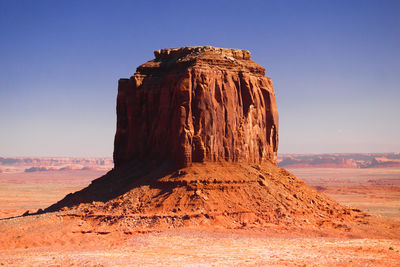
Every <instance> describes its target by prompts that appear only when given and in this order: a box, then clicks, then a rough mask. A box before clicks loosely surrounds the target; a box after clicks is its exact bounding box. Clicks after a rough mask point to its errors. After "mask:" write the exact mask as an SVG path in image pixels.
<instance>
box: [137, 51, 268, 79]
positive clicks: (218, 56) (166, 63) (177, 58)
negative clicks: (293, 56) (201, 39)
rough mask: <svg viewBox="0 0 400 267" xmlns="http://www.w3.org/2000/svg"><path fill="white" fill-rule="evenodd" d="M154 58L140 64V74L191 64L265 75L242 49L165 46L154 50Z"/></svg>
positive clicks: (161, 71) (263, 70)
mask: <svg viewBox="0 0 400 267" xmlns="http://www.w3.org/2000/svg"><path fill="white" fill-rule="evenodd" d="M154 56H155V59H153V60H150V61H148V62H146V63H144V64H142V65H140V66H139V67H138V68H137V70H136V72H137V73H140V74H155V73H167V72H170V71H174V72H176V71H181V70H185V69H187V68H189V67H191V66H197V67H209V66H212V67H213V68H214V69H220V70H231V71H236V72H237V71H245V72H250V73H252V74H255V75H261V76H264V75H265V69H264V68H263V67H261V66H260V65H258V64H257V63H255V62H254V61H252V60H251V59H250V57H251V53H250V51H248V50H244V49H233V48H219V47H213V46H188V47H181V48H165V49H159V50H156V51H154Z"/></svg>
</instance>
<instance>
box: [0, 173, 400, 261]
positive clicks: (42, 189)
mask: <svg viewBox="0 0 400 267" xmlns="http://www.w3.org/2000/svg"><path fill="white" fill-rule="evenodd" d="M290 171H291V172H293V173H294V174H296V175H297V176H299V177H300V178H302V179H304V180H305V181H306V182H307V183H308V184H309V185H312V186H315V187H317V188H319V190H321V191H323V192H324V193H326V194H328V195H329V196H330V197H331V198H333V199H335V200H337V201H339V202H340V203H342V204H346V205H351V206H352V207H359V208H363V207H364V208H365V209H366V210H368V211H369V212H371V213H375V214H378V215H386V216H390V217H392V218H393V219H395V220H398V219H400V218H399V211H398V209H399V199H400V196H399V191H398V188H399V186H400V168H397V169H396V168H390V169H366V170H365V169H304V168H302V169H292V170H290ZM100 175H101V173H98V172H93V171H86V172H85V171H70V172H65V173H64V172H54V173H52V172H46V173H45V174H43V173H34V174H32V173H30V174H29V173H19V174H14V175H12V174H5V173H3V174H0V216H2V217H3V218H4V217H9V216H15V215H19V214H21V212H23V211H25V210H31V211H33V210H36V209H37V208H44V207H46V206H48V205H49V204H51V203H54V202H55V201H57V200H59V199H60V198H62V197H63V196H64V195H65V194H67V193H70V192H73V191H75V190H77V189H79V188H82V187H85V186H87V185H88V184H89V183H90V180H92V179H93V178H96V177H98V176H100ZM46 216H47V215H46ZM48 216H49V219H54V220H55V221H54V226H53V227H54V228H58V227H61V225H62V224H63V222H62V221H60V219H59V218H56V217H54V216H53V215H51V214H50V215H48ZM29 217H32V220H33V219H34V218H33V217H34V216H29ZM29 217H28V218H29ZM25 218H26V217H25ZM20 219H21V218H15V219H11V220H10V219H8V220H0V230H1V225H2V224H3V223H7V224H10V223H14V224H15V225H16V226H15V227H16V228H21V231H20V232H19V233H17V232H13V233H5V234H6V235H8V237H10V238H9V239H10V240H12V242H11V243H9V244H3V246H2V249H1V250H0V266H145V265H148V266H150V265H156V266H221V265H228V266H242V265H243V266H399V262H400V252H399V251H400V234H399V239H381V238H371V237H370V238H354V237H353V238H352V237H347V238H332V237H326V236H323V235H319V236H318V235H310V236H307V235H304V234H303V235H296V234H293V233H291V234H287V233H285V232H284V231H281V232H279V233H276V232H274V233H272V232H268V231H265V232H262V233H260V232H252V231H236V230H231V231H226V230H224V231H222V230H210V229H207V230H200V229H197V230H195V231H194V230H193V231H190V230H176V229H175V230H173V231H164V232H150V233H135V234H132V233H126V234H124V233H113V232H111V233H102V232H84V231H75V230H74V229H72V228H68V229H66V230H65V231H64V232H63V231H60V232H59V234H60V235H62V236H60V237H58V236H49V237H48V241H46V234H44V235H43V236H42V235H41V236H40V237H39V236H38V237H37V239H40V240H36V241H35V240H34V238H33V239H32V237H29V238H28V237H26V236H29V235H28V234H26V235H24V233H28V232H29V227H25V226H24V225H21V224H20V223H19V220H20ZM24 220H25V221H26V219H24ZM43 227H47V226H43ZM70 227H75V226H70ZM49 232H50V233H51V232H54V231H49ZM3 234H4V233H3ZM54 240H57V241H56V242H54ZM0 243H1V242H0ZM3 243H4V242H3Z"/></svg>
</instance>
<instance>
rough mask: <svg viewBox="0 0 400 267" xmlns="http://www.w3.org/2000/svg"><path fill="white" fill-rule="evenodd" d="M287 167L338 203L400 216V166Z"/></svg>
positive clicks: (377, 212) (370, 211)
mask: <svg viewBox="0 0 400 267" xmlns="http://www.w3.org/2000/svg"><path fill="white" fill-rule="evenodd" d="M288 170H289V171H291V172H292V173H293V174H295V175H296V176H297V177H299V178H301V179H302V180H303V181H305V182H306V183H307V184H308V185H311V186H314V187H316V188H317V189H318V190H319V191H321V192H323V193H324V194H326V195H328V196H329V197H331V198H332V199H334V200H336V201H338V202H339V203H341V204H345V205H348V206H350V207H354V208H359V209H362V210H364V211H367V212H369V213H372V214H376V215H381V216H387V217H392V218H399V219H400V168H397V167H396V168H374V169H350V168H297V169H288Z"/></svg>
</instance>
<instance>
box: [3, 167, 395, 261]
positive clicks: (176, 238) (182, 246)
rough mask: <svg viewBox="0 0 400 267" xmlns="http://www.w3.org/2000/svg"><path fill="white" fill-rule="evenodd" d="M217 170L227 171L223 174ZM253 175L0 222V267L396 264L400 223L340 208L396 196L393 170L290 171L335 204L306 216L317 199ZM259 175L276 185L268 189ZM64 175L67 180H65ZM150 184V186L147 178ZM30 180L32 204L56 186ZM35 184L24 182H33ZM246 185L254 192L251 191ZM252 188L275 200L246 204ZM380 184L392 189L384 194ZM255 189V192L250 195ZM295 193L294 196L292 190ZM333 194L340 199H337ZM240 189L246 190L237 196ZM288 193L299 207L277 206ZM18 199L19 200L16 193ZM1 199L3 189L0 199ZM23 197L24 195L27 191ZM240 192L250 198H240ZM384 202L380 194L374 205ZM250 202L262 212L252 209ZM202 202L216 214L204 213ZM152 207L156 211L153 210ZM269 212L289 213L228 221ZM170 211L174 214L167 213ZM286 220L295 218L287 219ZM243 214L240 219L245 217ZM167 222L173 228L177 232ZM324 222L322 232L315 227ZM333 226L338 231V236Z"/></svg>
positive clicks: (179, 179)
mask: <svg viewBox="0 0 400 267" xmlns="http://www.w3.org/2000/svg"><path fill="white" fill-rule="evenodd" d="M208 167H210V168H207V170H208V171H215V170H218V168H220V166H218V165H213V166H212V167H211V166H208ZM223 167H224V169H226V166H223ZM258 168H259V167H257V166H256V165H255V166H240V167H239V168H237V167H234V168H233V169H232V168H231V169H229V168H228V169H227V170H226V171H225V172H222V171H219V172H218V173H219V174H220V176H219V177H216V178H218V180H221V181H223V182H221V183H214V181H213V180H212V179H211V180H209V179H207V178H208V175H209V173H207V171H205V169H204V168H202V167H201V165H199V166H194V167H192V168H190V169H186V170H184V172H181V173H173V174H171V175H167V176H163V178H162V179H161V180H160V182H161V183H162V184H164V186H165V183H167V184H168V183H169V182H170V181H174V182H175V183H178V184H179V183H180V184H181V187H182V188H180V189H175V190H177V192H174V190H172V191H169V190H166V189H168V187H162V188H157V187H155V186H153V188H150V186H149V185H148V184H147V185H146V183H143V184H142V185H140V186H139V187H137V184H136V187H134V188H141V189H140V190H144V189H146V187H147V189H146V191H145V192H146V194H145V195H144V197H145V198H148V199H149V200H150V199H154V202H153V203H152V202H151V201H150V202H149V201H147V202H146V201H144V203H147V204H146V205H147V206H146V205H143V206H142V207H138V206H135V205H136V204H137V203H136V202H135V201H133V200H132V199H135V197H136V195H135V194H136V193H135V192H134V191H135V190H138V189H135V190H133V191H132V188H133V187H129V188H126V192H125V193H124V194H121V195H120V196H119V197H117V198H112V196H110V195H107V194H105V195H106V198H110V199H108V200H107V201H105V202H102V201H100V200H99V199H98V200H94V202H93V200H91V201H90V202H89V201H88V202H87V203H82V204H80V205H79V206H77V207H73V206H72V207H70V208H65V209H63V210H62V211H59V212H49V213H45V214H40V215H31V216H24V217H17V218H12V219H2V220H0V249H1V253H0V264H3V265H9V266H26V265H41V266H72V265H75V266H76V265H78V266H93V265H97V266H126V265H141V266H142V265H159V266H160V265H164V266H165V265H167V266H168V265H169V266H177V265H181V266H182V265H185V266H186V265H191V264H194V265H196V266H199V265H200V266H201V265H203V266H209V265H249V266H254V265H269V266H274V265H275V266H283V265H284V266H288V265H289V266H304V265H306V266H333V265H335V266H336V265H338V266H368V265H370V266H396V264H397V263H398V262H399V260H400V253H399V249H400V240H399V237H398V233H399V232H400V231H399V225H400V222H399V220H398V219H399V218H398V217H397V215H396V214H394V213H393V214H392V218H388V217H384V216H375V215H374V214H370V213H365V212H363V211H359V210H357V208H355V207H354V206H352V207H351V208H350V207H346V206H342V205H341V204H344V205H348V204H349V202H348V201H347V200H346V198H347V196H348V193H349V192H351V191H354V190H355V188H356V187H357V188H358V189H357V190H358V191H354V192H355V193H354V194H356V195H357V196H359V199H362V195H363V194H364V195H367V196H368V194H370V195H375V196H376V195H377V192H378V191H376V192H375V191H373V189H374V188H375V189H376V190H378V189H379V188H384V187H385V186H392V187H393V186H396V184H395V182H393V181H394V180H396V177H397V171H399V170H397V171H396V170H388V172H387V173H386V175H384V169H381V171H382V173H379V172H375V173H370V174H369V176H368V175H366V173H361V174H358V175H356V174H357V172H354V173H350V174H349V173H346V172H345V171H343V170H341V169H337V170H336V171H332V172H331V173H329V172H328V171H327V169H324V171H321V170H309V173H308V174H309V175H306V173H305V169H302V170H303V173H299V172H296V170H291V171H292V172H293V173H296V174H297V175H299V176H300V177H301V178H303V179H304V180H305V181H306V182H307V183H309V184H310V185H312V186H314V187H315V188H318V189H319V190H320V191H323V192H327V193H328V194H329V196H331V197H332V198H335V199H336V200H338V201H340V203H341V204H339V203H337V202H335V201H334V200H331V199H329V198H326V197H324V198H322V200H323V201H322V202H321V203H323V205H322V204H321V205H322V206H321V207H320V208H317V209H310V210H308V209H307V206H306V205H304V203H305V202H304V200H305V199H307V198H306V197H311V198H313V197H315V196H320V194H319V193H318V191H317V190H314V189H311V188H308V187H306V186H305V185H304V184H303V183H302V182H301V181H300V180H297V178H296V179H295V180H290V182H289V180H288V181H286V180H285V179H289V178H293V179H294V178H295V176H294V175H293V174H291V173H289V172H284V171H282V170H281V169H280V170H278V169H275V168H270V169H268V166H267V168H265V166H264V168H260V169H258ZM252 169H255V170H256V172H253V170H252ZM246 171H247V172H250V175H247V177H248V180H246V179H245V182H243V180H244V179H243V178H242V176H241V175H240V174H243V172H246ZM318 171H319V173H318ZM264 172H266V173H270V174H271V175H270V176H271V177H275V178H277V177H279V179H272V178H270V177H269V176H268V175H267V174H266V173H264ZM279 172H281V173H279ZM70 174H72V176H73V175H74V173H73V172H71V173H70ZM214 174H215V173H214ZM255 174H257V175H255ZM259 174H262V175H263V176H264V179H261V178H260V177H259ZM0 175H4V174H0ZM65 175H66V174H65ZM346 175H348V176H346ZM89 176H90V175H89V174H88V176H87V177H88V180H84V179H83V177H81V178H82V179H75V180H74V178H71V179H69V178H67V175H66V176H65V177H64V179H65V180H64V182H63V183H61V184H62V186H60V187H59V188H58V189H57V190H59V193H60V194H61V195H62V194H64V193H67V192H68V190H70V191H73V190H75V189H73V188H72V187H74V185H75V186H77V185H78V184H79V185H80V186H82V187H83V186H85V185H87V183H88V182H89V180H90V179H89ZM0 177H1V178H2V180H1V181H2V183H3V186H4V184H7V185H8V186H9V187H8V188H11V187H12V184H13V183H15V184H18V183H19V182H18V179H9V180H7V181H5V179H3V178H4V176H0ZM148 177H149V179H150V177H151V175H150V176H148ZM213 177H215V175H214V176H213ZM318 177H319V178H318ZM340 177H342V179H340ZM36 178H37V179H36V180H37V183H36V185H35V186H36V187H37V188H40V187H42V186H44V188H43V191H36V192H37V193H38V195H41V194H44V193H45V192H46V190H47V189H46V188H48V189H50V191H52V190H54V188H55V187H56V186H55V184H56V183H53V182H54V181H52V180H51V179H49V180H46V179H47V178H44V179H43V181H42V182H40V177H39V176H37V177H36ZM131 178H132V177H131ZM153 178H154V177H153ZM59 179H60V180H59V181H61V180H62V178H61V177H59ZM103 179H104V178H103ZM25 180H26V179H25ZM34 180H35V179H32V180H31V182H32V181H34ZM251 180H254V182H250V181H251ZM66 181H69V182H66ZM184 181H186V182H184ZM191 181H196V182H193V184H196V186H195V187H194V188H192V189H190V190H189V189H187V186H190V185H192V183H191ZM197 181H201V182H197ZM258 181H263V182H264V183H266V184H267V186H265V187H267V188H270V189H271V190H269V191H268V194H269V196H273V198H271V199H269V200H266V201H265V202H262V201H261V202H260V200H256V199H253V197H254V194H253V195H252V193H253V192H252V191H251V190H253V189H255V188H259V185H260V183H259V182H258ZM368 181H369V182H368ZM388 181H389V182H388ZM371 183H373V184H374V185H371ZM388 183H394V184H391V185H388ZM95 184H96V182H95V183H92V186H93V185H95ZM257 184H258V186H257V187H255V185H257ZM31 185H32V184H31ZM284 185H285V186H286V187H285V186H284ZM70 186H71V187H70ZM114 186H115V185H114ZM131 186H133V185H132V184H131ZM226 186H229V187H230V190H229V191H231V190H232V189H233V191H232V193H229V194H228V193H227V192H225V193H224V192H223V191H222V192H221V193H220V194H218V195H219V198H218V199H215V197H216V196H215V192H216V190H222V188H225V187H226ZM296 186H298V187H300V190H299V189H298V187H296ZM143 187H144V188H143ZM339 187H340V188H342V189H346V190H344V191H343V190H338V188H339ZM239 188H242V189H244V190H237V189H239ZM296 188H297V192H300V191H302V194H303V195H301V194H299V195H298V198H300V199H301V201H300V200H296V198H295V197H293V199H292V200H290V201H289V200H284V199H279V197H278V196H279V194H282V193H285V194H286V195H287V193H288V192H292V191H291V190H295V189H296ZM20 189H21V193H22V192H23V191H24V188H20ZM235 189H236V191H235ZM368 190H372V193H371V192H370V193H368ZM7 191H8V190H7V189H6V188H5V187H3V192H7ZM383 191H387V190H383ZM26 192H29V187H27V190H26ZM61 192H64V193H61ZM141 192H143V191H141ZM243 192H248V193H249V194H248V195H246V194H244V195H242V194H243ZM261 192H263V191H262V190H261ZM175 193H177V194H175ZM259 194H267V193H265V192H264V193H259ZM10 195H11V194H10ZM177 195H183V196H187V199H186V200H185V201H184V200H179V201H178V200H177V199H176V196H177ZM384 195H385V194H383V193H382V196H384ZM2 196H3V195H2ZM26 196H27V197H26V199H25V200H24V201H25V204H24V205H25V206H24V207H27V209H30V210H32V208H33V207H36V203H32V206H31V207H30V208H29V200H30V199H33V196H34V194H33V193H32V194H26ZM59 196H60V195H57V196H56V195H52V196H50V195H48V200H49V201H50V199H51V198H53V199H52V201H54V200H55V199H54V198H56V197H57V198H58V197H59ZM154 196H156V197H154ZM256 196H257V194H256ZM261 196H262V195H261ZM169 198H170V199H169ZM246 198H247V200H246ZM256 198H257V197H256ZM274 198H275V200H274ZM43 199H45V198H43ZM43 199H42V200H43ZM235 199H236V200H235ZM276 199H279V200H280V201H276ZM129 200H131V201H129ZM271 200H272V201H271ZM353 200H354V198H353ZM375 200H376V199H374V198H371V197H367V198H364V201H365V202H363V203H364V204H365V205H366V206H368V203H369V202H368V201H375ZM386 200H387V202H386V203H387V206H388V207H389V206H390V205H393V204H396V202H395V201H396V196H395V195H390V194H389V197H388V198H387V199H386ZM256 201H258V202H259V203H260V205H258V204H251V203H253V202H254V203H255V202H256ZM381 201H382V202H384V203H385V198H381ZM84 202H85V201H84ZM208 202H210V203H211V204H212V203H214V204H212V205H211V204H208V205H207V203H208ZM116 203H117V204H118V206H120V207H123V208H124V207H125V208H127V207H130V208H131V209H130V210H126V211H124V210H123V209H122V210H121V209H119V208H117V209H115V208H113V207H114V205H117V204H116ZM155 203H156V204H161V205H158V206H157V205H153V204H155ZM177 203H178V205H177ZM193 203H195V204H196V205H195V206H196V207H200V210H197V209H194V210H193V211H192V212H193V214H192V215H193V216H189V219H187V220H185V219H184V218H187V217H185V216H184V215H183V213H182V211H183V208H184V209H186V210H185V212H186V211H187V209H188V207H192V206H193V205H192V204H193ZM216 203H218V204H216ZM268 203H269V204H274V205H278V204H279V205H282V206H285V205H288V203H292V204H291V205H292V206H290V207H288V208H287V209H283V208H282V210H281V212H280V213H278V212H276V209H275V210H271V211H270V213H269V214H272V215H273V216H269V217H268V218H267V219H263V218H262V217H260V212H259V213H257V212H253V215H249V214H250V213H242V215H241V216H239V215H234V214H233V213H229V212H228V211H229V210H230V208H229V206H231V210H236V211H237V210H240V209H242V210H243V211H245V210H246V209H247V210H254V209H255V210H256V211H257V207H258V208H259V207H263V209H262V210H265V208H266V207H268V205H269V204H268ZM328 203H329V205H334V203H336V204H335V206H336V209H334V210H333V212H334V214H335V216H336V215H337V214H340V213H338V212H339V211H346V210H347V211H348V212H349V213H350V214H342V218H340V217H339V218H337V216H336V218H333V217H334V216H332V217H330V215H329V214H330V212H329V209H325V208H326V205H328ZM0 204H2V206H1V207H0V210H7V208H9V207H10V206H11V205H10V204H8V203H7V201H3V202H0ZM33 204H35V205H33ZM44 204H45V203H44ZM199 204H200V205H199ZM370 204H371V203H370ZM176 205H177V206H176ZM249 205H257V206H249ZM396 205H397V204H396ZM42 207H43V206H42ZM273 207H275V206H273ZM135 208H136V209H137V211H141V212H142V213H143V214H144V216H142V217H135V214H136V213H135V212H133V211H134V209H135ZM179 208H180V209H181V210H179ZM391 208H394V207H391ZM174 209H176V210H175V212H174ZM201 209H202V210H201ZM215 209H217V210H223V209H226V212H227V214H222V217H218V215H217V214H215V213H214V210H215ZM262 210H261V211H262ZM291 211H292V212H294V213H295V215H292V214H291ZM316 211H318V212H320V213H321V214H322V215H324V216H327V218H326V219H327V220H323V219H318V216H317V217H316V216H314V215H315V214H316ZM299 212H300V213H299ZM303 212H305V214H303ZM146 214H147V215H150V214H151V216H146ZM168 214H170V216H169V215H168ZM238 214H239V213H238ZM243 214H247V215H246V216H243ZM282 214H285V216H284V217H285V218H284V219H283V218H279V215H282ZM227 215H228V216H227ZM286 216H289V218H286ZM292 217H293V218H292ZM221 218H222V219H221ZM226 218H228V219H226ZM168 219H170V220H171V221H168ZM304 219H305V220H307V222H305V221H304ZM163 220H164V222H163ZM172 220H175V223H174V222H172ZM318 220H319V221H318ZM340 220H342V221H340ZM185 221H186V223H185ZM323 221H326V222H325V223H322V224H319V223H320V222H323ZM138 222H139V223H138ZM146 223H147V224H149V225H146ZM338 225H342V226H340V227H337V226H338ZM149 226H150V227H149Z"/></svg>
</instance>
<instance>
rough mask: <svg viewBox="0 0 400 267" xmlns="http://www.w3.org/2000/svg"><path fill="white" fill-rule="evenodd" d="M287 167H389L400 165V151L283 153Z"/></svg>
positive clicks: (280, 161) (283, 161)
mask: <svg viewBox="0 0 400 267" xmlns="http://www.w3.org/2000/svg"><path fill="white" fill-rule="evenodd" d="M278 164H279V166H281V167H285V168H310V167H314V168H387V167H399V166H400V153H340V154H339V153H328V154H282V155H279V157H278Z"/></svg>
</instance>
